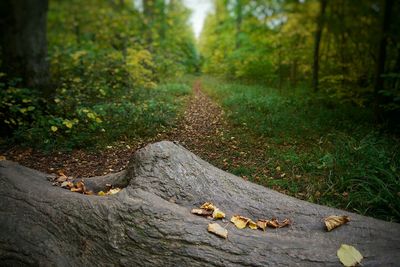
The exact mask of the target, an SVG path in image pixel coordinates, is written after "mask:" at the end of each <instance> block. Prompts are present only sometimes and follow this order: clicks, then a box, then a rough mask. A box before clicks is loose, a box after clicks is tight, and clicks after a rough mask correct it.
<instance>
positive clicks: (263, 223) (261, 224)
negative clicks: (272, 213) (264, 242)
mask: <svg viewBox="0 0 400 267" xmlns="http://www.w3.org/2000/svg"><path fill="white" fill-rule="evenodd" d="M256 225H257V227H258V228H260V229H261V230H263V231H265V229H267V220H258V221H257V222H256Z"/></svg>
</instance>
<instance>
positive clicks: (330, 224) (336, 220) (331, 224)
mask: <svg viewBox="0 0 400 267" xmlns="http://www.w3.org/2000/svg"><path fill="white" fill-rule="evenodd" d="M349 221H350V218H349V217H348V216H345V215H343V216H336V215H332V216H328V217H326V218H325V219H324V222H325V226H326V229H327V230H328V232H329V231H331V230H333V229H335V228H337V227H339V226H341V225H343V224H345V223H347V222H349Z"/></svg>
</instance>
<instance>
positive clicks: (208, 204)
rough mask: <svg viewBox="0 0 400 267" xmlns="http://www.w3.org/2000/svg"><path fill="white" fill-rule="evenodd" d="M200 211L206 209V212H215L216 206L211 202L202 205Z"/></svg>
mask: <svg viewBox="0 0 400 267" xmlns="http://www.w3.org/2000/svg"><path fill="white" fill-rule="evenodd" d="M200 209H205V210H211V211H214V210H215V206H214V204H213V203H211V202H206V203H204V204H203V205H201V207H200Z"/></svg>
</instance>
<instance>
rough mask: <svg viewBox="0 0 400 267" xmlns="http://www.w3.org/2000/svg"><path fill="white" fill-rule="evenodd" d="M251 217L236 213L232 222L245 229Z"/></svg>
mask: <svg viewBox="0 0 400 267" xmlns="http://www.w3.org/2000/svg"><path fill="white" fill-rule="evenodd" d="M249 221H250V219H249V218H246V217H243V216H240V215H234V216H232V218H231V222H232V223H234V224H235V226H236V227H237V228H239V229H243V228H245V227H246V226H247V224H248V223H249Z"/></svg>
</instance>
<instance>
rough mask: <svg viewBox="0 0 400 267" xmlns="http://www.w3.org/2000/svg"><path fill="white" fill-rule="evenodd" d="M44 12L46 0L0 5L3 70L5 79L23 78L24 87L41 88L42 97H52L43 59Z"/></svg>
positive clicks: (8, 0)
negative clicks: (6, 76)
mask: <svg viewBox="0 0 400 267" xmlns="http://www.w3.org/2000/svg"><path fill="white" fill-rule="evenodd" d="M47 9H48V0H29V1H27V0H2V1H1V3H0V15H1V17H2V18H1V19H0V45H1V48H2V53H1V56H2V66H1V67H2V70H3V71H4V72H5V73H6V74H7V75H8V78H22V79H23V81H22V82H23V85H25V86H28V87H31V88H33V89H40V90H41V91H42V93H43V94H44V95H45V96H48V95H50V94H51V88H50V87H49V78H50V73H49V63H48V62H47V59H46V57H47V37H46V36H47V35H46V32H47V29H46V27H47V26H46V25H47Z"/></svg>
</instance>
